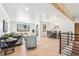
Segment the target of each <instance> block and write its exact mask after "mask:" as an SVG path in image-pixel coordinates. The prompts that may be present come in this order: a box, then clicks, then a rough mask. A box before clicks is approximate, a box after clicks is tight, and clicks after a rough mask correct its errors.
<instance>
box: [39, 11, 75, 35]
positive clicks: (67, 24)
mask: <svg viewBox="0 0 79 59" xmlns="http://www.w3.org/2000/svg"><path fill="white" fill-rule="evenodd" d="M55 10H56V11H55V15H53V14H52V15H51V16H50V18H49V19H48V20H51V21H49V22H47V20H46V21H45V22H41V23H40V35H41V36H46V34H47V33H46V32H43V31H42V24H46V25H47V31H52V29H54V26H55V25H58V26H59V29H58V31H62V32H69V31H72V32H73V33H74V22H72V21H71V20H70V19H68V18H67V17H66V16H64V15H63V14H62V13H61V12H60V11H58V10H57V9H55ZM54 30H55V29H54Z"/></svg>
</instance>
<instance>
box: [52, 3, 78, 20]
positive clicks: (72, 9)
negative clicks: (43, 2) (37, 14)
mask: <svg viewBox="0 0 79 59" xmlns="http://www.w3.org/2000/svg"><path fill="white" fill-rule="evenodd" d="M52 5H53V6H54V7H55V8H57V9H58V10H59V11H61V12H62V13H63V14H64V15H65V16H67V17H68V18H69V19H71V20H72V21H74V20H75V18H78V17H79V3H53V4H52Z"/></svg>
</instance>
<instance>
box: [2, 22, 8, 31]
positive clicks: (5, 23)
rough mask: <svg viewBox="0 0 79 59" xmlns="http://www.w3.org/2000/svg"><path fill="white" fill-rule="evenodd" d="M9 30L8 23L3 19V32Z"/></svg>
mask: <svg viewBox="0 0 79 59" xmlns="http://www.w3.org/2000/svg"><path fill="white" fill-rule="evenodd" d="M7 31H8V23H7V22H6V21H5V20H3V32H7Z"/></svg>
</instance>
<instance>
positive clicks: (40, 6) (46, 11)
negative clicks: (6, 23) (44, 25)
mask: <svg viewBox="0 0 79 59" xmlns="http://www.w3.org/2000/svg"><path fill="white" fill-rule="evenodd" d="M2 5H3V7H4V9H5V10H6V12H7V14H8V16H9V17H10V18H14V19H27V20H28V19H29V18H30V19H29V20H31V21H32V20H36V19H38V20H42V18H45V20H49V18H50V16H51V15H52V16H54V15H55V14H57V13H56V11H55V10H56V9H58V10H59V11H60V12H61V13H63V14H64V15H65V16H66V17H68V18H69V19H70V20H72V21H73V20H75V18H77V17H79V4H78V3H52V4H50V3H3V4H2ZM52 6H53V7H55V8H56V9H55V8H53V7H52Z"/></svg>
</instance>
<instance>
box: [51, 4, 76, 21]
mask: <svg viewBox="0 0 79 59" xmlns="http://www.w3.org/2000/svg"><path fill="white" fill-rule="evenodd" d="M52 5H53V6H54V7H55V8H57V9H58V10H59V11H61V12H62V13H63V14H64V15H65V16H66V17H68V18H69V19H70V20H72V21H74V20H75V19H74V17H73V16H72V15H71V13H70V12H69V10H67V8H65V7H64V6H63V4H61V3H52Z"/></svg>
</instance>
